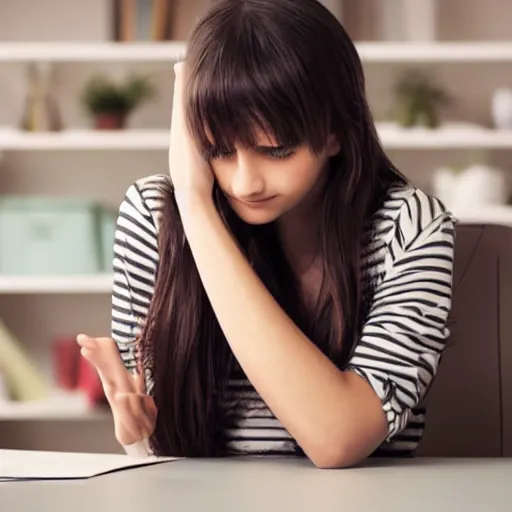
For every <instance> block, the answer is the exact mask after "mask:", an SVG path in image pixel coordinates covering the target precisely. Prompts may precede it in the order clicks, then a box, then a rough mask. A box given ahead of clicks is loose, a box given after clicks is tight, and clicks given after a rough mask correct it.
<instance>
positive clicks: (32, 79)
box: [20, 63, 62, 132]
mask: <svg viewBox="0 0 512 512" xmlns="http://www.w3.org/2000/svg"><path fill="white" fill-rule="evenodd" d="M20 128H21V129H22V130H26V131H30V132H40V131H59V130H61V129H62V120H61V116H60V113H59V109H58V106H57V102H56V101H55V98H54V97H53V95H52V94H51V68H50V67H49V65H47V64H43V63H30V64H29V65H28V66H27V93H26V97H25V103H24V107H23V114H22V118H21V121H20Z"/></svg>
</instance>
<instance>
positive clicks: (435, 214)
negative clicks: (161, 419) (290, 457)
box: [112, 175, 455, 455]
mask: <svg viewBox="0 0 512 512" xmlns="http://www.w3.org/2000/svg"><path fill="white" fill-rule="evenodd" d="M166 179H168V177H167V176H164V175H156V176H150V177H147V178H143V179H140V180H138V181H136V182H135V183H134V184H133V185H132V186H131V187H130V188H129V189H128V191H127V193H126V197H125V199H124V201H123V202H122V204H121V206H120V210H119V218H118V224H117V231H116V241H115V250H114V252H115V256H114V289H113V297H112V337H113V339H114V340H115V341H116V343H117V345H118V347H119V350H120V352H121V355H122V357H123V360H124V361H125V364H126V366H127V368H128V369H130V370H131V369H133V367H134V360H135V357H134V340H135V337H136V335H137V334H138V333H139V328H138V322H139V320H140V319H142V320H144V319H145V317H146V315H147V311H148V306H149V303H150V300H151V297H152V295H153V291H154V284H155V272H156V269H157V265H158V261H159V255H158V243H157V236H158V211H159V208H160V206H161V192H160V188H159V187H160V185H161V184H162V180H166ZM454 223H455V221H454V219H453V217H452V216H451V214H449V213H448V212H446V211H445V209H444V207H443V206H442V204H441V203H440V202H439V201H438V200H437V199H435V198H433V197H431V196H428V195H426V194H425V193H423V192H422V191H420V190H418V189H416V188H413V187H411V186H405V187H401V188H395V189H393V190H390V192H389V195H388V197H387V198H386V200H385V202H384V204H383V207H382V208H381V209H380V210H379V211H378V212H376V214H375V215H374V217H373V222H372V236H371V237H370V239H371V242H370V246H369V247H368V251H367V259H366V264H365V271H366V272H368V273H371V275H372V277H373V279H372V280H373V282H375V283H376V284H375V286H374V288H373V290H374V292H373V294H372V297H370V306H369V314H368V317H367V319H366V323H365V326H364V328H363V332H362V337H361V340H360V342H359V343H358V345H357V347H356V349H355V352H354V354H353V356H352V359H351V361H350V363H349V367H348V370H351V371H355V372H357V373H358V374H359V375H361V376H362V377H363V378H365V379H366V380H367V381H368V382H369V383H370V385H371V386H372V387H373V389H374V390H375V392H376V393H377V395H378V396H379V397H380V398H381V401H382V404H383V409H384V411H385V413H386V415H387V419H388V423H389V433H388V437H387V439H386V441H385V442H384V443H383V444H382V446H381V447H380V448H379V450H378V452H380V453H389V452H393V453H394V454H397V455H399V454H400V455H408V454H412V453H413V452H414V450H415V448H416V446H417V444H418V442H419V440H420V438H421V436H422V433H423V429H424V412H425V411H424V409H423V408H422V399H423V397H424V396H425V393H426V391H427V390H428V388H429V385H430V384H431V382H432V379H433V377H434V375H435V374H436V371H437V367H438V363H439V359H440V356H441V353H442V350H443V348H444V346H445V340H446V337H447V335H448V330H447V327H446V323H447V317H448V313H449V310H450V307H451V284H452V269H453V249H454V235H455V233H454ZM368 275H369V274H368ZM229 384H230V385H229V401H230V402H231V400H232V401H233V402H232V403H233V404H235V403H236V404H237V406H236V407H237V411H236V414H235V417H236V422H235V424H234V425H233V428H232V429H230V430H229V431H227V432H226V435H227V438H228V440H229V447H230V448H231V449H232V450H234V451H235V452H238V453H245V454H247V453H249V454H253V453H254V454H261V453H271V454H277V453H283V454H292V453H296V452H297V444H296V442H295V441H294V440H293V439H292V438H291V436H290V435H289V434H288V432H287V431H286V430H285V429H284V428H283V426H282V425H281V423H280V422H279V421H278V420H277V419H276V418H275V416H274V415H273V414H272V412H271V411H270V410H269V408H268V407H267V406H266V404H265V403H264V402H263V400H262V399H261V397H260V396H259V395H258V393H257V392H256V391H255V390H254V388H253V387H252V386H251V384H250V382H249V381H247V380H241V379H236V378H234V379H232V380H231V381H230V383H229ZM148 386H149V392H151V382H148ZM226 406H227V407H229V404H226Z"/></svg>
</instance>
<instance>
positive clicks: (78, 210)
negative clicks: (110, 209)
mask: <svg viewBox="0 0 512 512" xmlns="http://www.w3.org/2000/svg"><path fill="white" fill-rule="evenodd" d="M101 212H102V209H101V208H100V206H99V205H98V204H97V203H95V202H93V201H90V200H86V199H80V198H60V197H33V196H17V197H14V196H7V197H3V198H0V273H3V274H11V275H13V274H14V275H63V274H64V275H73V274H75V275H76V274H93V273H97V272H102V271H103V270H104V255H103V251H102V241H103V240H102V235H101V233H102V221H101V217H102V213H101Z"/></svg>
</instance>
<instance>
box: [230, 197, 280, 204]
mask: <svg viewBox="0 0 512 512" xmlns="http://www.w3.org/2000/svg"><path fill="white" fill-rule="evenodd" d="M228 197H229V198H230V199H233V200H235V201H238V202H240V203H243V204H247V205H249V206H254V205H258V204H262V203H266V202H268V201H270V200H271V199H274V198H275V197H276V196H270V197H265V198H263V199H255V200H247V199H239V198H237V197H233V196H230V195H228Z"/></svg>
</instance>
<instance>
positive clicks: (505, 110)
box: [491, 87, 512, 130]
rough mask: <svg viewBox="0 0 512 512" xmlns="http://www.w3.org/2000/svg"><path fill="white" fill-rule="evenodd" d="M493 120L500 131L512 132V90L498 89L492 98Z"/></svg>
mask: <svg viewBox="0 0 512 512" xmlns="http://www.w3.org/2000/svg"><path fill="white" fill-rule="evenodd" d="M491 111H492V120H493V123H494V126H495V127H496V128H498V129H499V130H512V89H510V88H506V87H502V88H500V89H497V90H496V91H495V92H494V94H493V97H492V104H491Z"/></svg>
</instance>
